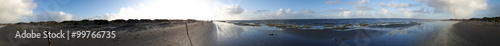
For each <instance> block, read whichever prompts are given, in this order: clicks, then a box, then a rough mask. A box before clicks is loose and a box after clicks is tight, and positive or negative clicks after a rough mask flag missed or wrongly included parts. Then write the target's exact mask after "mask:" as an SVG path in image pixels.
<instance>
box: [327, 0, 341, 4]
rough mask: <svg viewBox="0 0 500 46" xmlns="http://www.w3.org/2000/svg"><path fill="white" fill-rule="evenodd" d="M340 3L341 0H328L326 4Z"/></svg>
mask: <svg viewBox="0 0 500 46" xmlns="http://www.w3.org/2000/svg"><path fill="white" fill-rule="evenodd" d="M338 3H340V1H339V0H335V1H326V2H325V4H338Z"/></svg>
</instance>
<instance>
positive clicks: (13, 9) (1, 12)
mask: <svg viewBox="0 0 500 46" xmlns="http://www.w3.org/2000/svg"><path fill="white" fill-rule="evenodd" d="M32 2H33V0H0V23H14V22H18V21H19V20H20V19H21V17H23V16H33V9H35V8H36V7H37V5H36V4H35V3H32Z"/></svg>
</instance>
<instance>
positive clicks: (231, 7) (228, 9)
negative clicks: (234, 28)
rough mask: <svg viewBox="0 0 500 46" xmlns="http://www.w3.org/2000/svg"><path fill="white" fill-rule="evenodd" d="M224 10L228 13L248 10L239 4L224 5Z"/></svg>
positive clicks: (240, 12) (239, 12)
mask: <svg viewBox="0 0 500 46" xmlns="http://www.w3.org/2000/svg"><path fill="white" fill-rule="evenodd" d="M222 9H223V11H225V12H227V13H228V14H242V13H244V12H245V11H246V10H245V9H243V8H241V7H240V6H239V5H228V6H224V7H223V8H222Z"/></svg>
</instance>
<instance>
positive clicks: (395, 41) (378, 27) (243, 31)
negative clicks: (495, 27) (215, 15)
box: [214, 18, 459, 46]
mask: <svg viewBox="0 0 500 46" xmlns="http://www.w3.org/2000/svg"><path fill="white" fill-rule="evenodd" d="M457 22H459V21H440V20H439V19H385V18H384V19H379V18H367V19H269V20H218V21H214V24H215V26H216V28H217V31H216V35H217V40H216V41H217V44H216V45H217V46H424V45H426V44H429V43H430V41H433V40H435V39H436V36H437V34H438V33H440V31H443V30H446V29H449V28H450V27H452V25H453V24H454V23H457Z"/></svg>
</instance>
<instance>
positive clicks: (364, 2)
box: [358, 0, 370, 4]
mask: <svg viewBox="0 0 500 46" xmlns="http://www.w3.org/2000/svg"><path fill="white" fill-rule="evenodd" d="M368 2H370V1H369V0H360V1H358V3H359V4H366V3H368Z"/></svg>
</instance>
